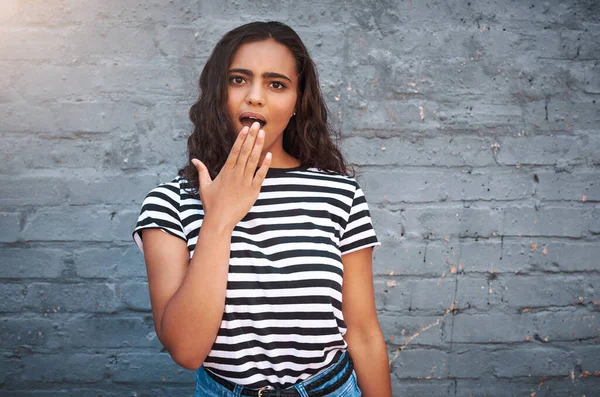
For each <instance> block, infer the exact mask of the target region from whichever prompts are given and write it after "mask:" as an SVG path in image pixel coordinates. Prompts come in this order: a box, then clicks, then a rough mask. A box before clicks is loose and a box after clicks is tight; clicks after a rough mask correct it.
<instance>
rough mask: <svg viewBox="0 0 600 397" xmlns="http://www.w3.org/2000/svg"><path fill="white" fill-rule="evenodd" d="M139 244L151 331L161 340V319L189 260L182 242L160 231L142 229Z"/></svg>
mask: <svg viewBox="0 0 600 397" xmlns="http://www.w3.org/2000/svg"><path fill="white" fill-rule="evenodd" d="M143 241H144V245H143V247H144V259H145V261H146V271H147V273H148V288H149V290H150V303H151V304H152V316H153V319H154V328H155V329H156V334H157V335H158V338H159V339H161V321H162V315H163V313H164V311H165V308H166V306H167V304H168V303H169V300H170V299H171V298H172V297H173V295H175V293H176V292H177V290H178V289H179V287H180V286H181V284H182V282H183V279H184V277H185V273H186V271H187V267H188V264H189V261H190V256H189V251H188V248H187V244H186V242H185V241H184V240H182V239H181V238H178V237H175V236H173V235H171V234H168V233H165V232H163V231H162V230H160V229H145V230H144V231H143ZM161 342H162V340H161Z"/></svg>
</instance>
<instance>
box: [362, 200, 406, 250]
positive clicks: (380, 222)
mask: <svg viewBox="0 0 600 397" xmlns="http://www.w3.org/2000/svg"><path fill="white" fill-rule="evenodd" d="M369 212H370V214H371V220H372V222H373V228H374V229H375V233H377V237H378V238H379V239H380V240H383V241H390V240H391V241H394V242H397V241H398V240H400V239H401V238H402V236H403V235H404V225H403V223H404V216H403V213H402V211H393V212H392V211H389V210H385V209H380V208H378V207H377V206H373V205H372V206H369Z"/></svg>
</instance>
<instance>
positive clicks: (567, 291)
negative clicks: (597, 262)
mask: <svg viewBox="0 0 600 397" xmlns="http://www.w3.org/2000/svg"><path fill="white" fill-rule="evenodd" d="M496 285H497V287H496V290H498V291H499V292H500V293H501V295H502V299H503V302H504V304H506V305H508V306H511V307H518V308H521V309H527V310H529V309H530V308H536V307H548V306H559V307H562V306H575V305H577V304H578V303H579V302H580V297H581V302H582V303H583V302H588V301H593V300H594V299H596V297H597V295H595V294H594V291H595V290H600V278H598V277H585V276H566V275H552V276H550V275H543V276H533V275H528V276H518V275H516V276H513V275H506V276H502V277H498V279H497V280H496Z"/></svg>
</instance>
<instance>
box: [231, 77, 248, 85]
mask: <svg viewBox="0 0 600 397" xmlns="http://www.w3.org/2000/svg"><path fill="white" fill-rule="evenodd" d="M229 81H230V82H232V83H234V84H243V83H244V81H245V79H244V78H243V77H242V76H232V77H230V78H229Z"/></svg>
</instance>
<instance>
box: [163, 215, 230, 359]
mask: <svg viewBox="0 0 600 397" xmlns="http://www.w3.org/2000/svg"><path fill="white" fill-rule="evenodd" d="M232 230H233V228H231V227H228V226H222V224H220V223H217V222H211V220H210V219H206V218H205V221H204V222H203V224H202V227H201V228H200V234H199V236H198V241H197V243H196V248H195V250H194V255H193V257H192V259H191V260H190V263H189V266H188V269H187V272H186V275H185V278H184V280H183V282H182V284H181V286H180V287H179V289H178V290H177V292H176V293H175V294H174V295H173V297H172V298H171V299H170V300H169V302H168V304H167V305H166V307H165V310H164V312H163V316H162V319H161V323H160V339H161V342H162V343H163V344H164V345H165V347H166V348H167V350H168V351H169V353H170V354H171V356H172V357H173V359H174V360H175V361H176V362H177V363H178V364H179V365H181V366H183V367H186V368H189V369H195V368H198V367H199V366H200V365H201V364H202V363H203V362H204V359H205V358H206V356H207V355H208V353H209V352H210V349H211V347H212V345H213V343H214V340H215V338H216V335H217V333H218V331H219V327H220V324H221V320H222V317H223V310H224V307H225V292H226V290H227V274H228V271H229V256H230V249H231V233H232Z"/></svg>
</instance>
